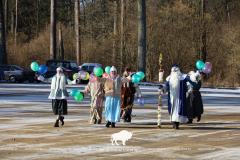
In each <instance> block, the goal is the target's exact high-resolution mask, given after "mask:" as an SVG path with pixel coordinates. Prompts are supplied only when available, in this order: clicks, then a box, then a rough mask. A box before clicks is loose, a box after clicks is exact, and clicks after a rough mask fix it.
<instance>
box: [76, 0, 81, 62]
mask: <svg viewBox="0 0 240 160" xmlns="http://www.w3.org/2000/svg"><path fill="white" fill-rule="evenodd" d="M79 9H80V7H79V0H75V34H76V56H77V65H80V64H81V47H80V28H79V13H80V12H79Z"/></svg>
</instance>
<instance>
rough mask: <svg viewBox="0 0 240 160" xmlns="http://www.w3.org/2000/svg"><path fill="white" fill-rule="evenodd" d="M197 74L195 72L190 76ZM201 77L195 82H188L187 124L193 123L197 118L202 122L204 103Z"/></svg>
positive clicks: (191, 72) (190, 73)
mask: <svg viewBox="0 0 240 160" xmlns="http://www.w3.org/2000/svg"><path fill="white" fill-rule="evenodd" d="M192 74H195V72H194V71H190V72H189V73H188V75H192ZM200 79H201V75H198V76H197V77H196V80H195V81H189V82H187V87H188V90H187V118H188V122H187V123H192V122H193V119H194V118H195V117H198V119H197V122H199V121H200V120H201V115H202V114H203V103H202V96H201V93H200V92H199V90H200V88H201V86H202V83H201V80H200Z"/></svg>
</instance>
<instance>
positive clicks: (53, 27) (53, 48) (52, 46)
mask: <svg viewBox="0 0 240 160" xmlns="http://www.w3.org/2000/svg"><path fill="white" fill-rule="evenodd" d="M56 7H57V4H56V0H51V24H50V59H56Z"/></svg>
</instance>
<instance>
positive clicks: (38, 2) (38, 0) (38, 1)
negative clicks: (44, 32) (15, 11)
mask: <svg viewBox="0 0 240 160" xmlns="http://www.w3.org/2000/svg"><path fill="white" fill-rule="evenodd" d="M39 4H40V0H37V27H36V37H38V21H39V19H38V17H39V16H38V15H39Z"/></svg>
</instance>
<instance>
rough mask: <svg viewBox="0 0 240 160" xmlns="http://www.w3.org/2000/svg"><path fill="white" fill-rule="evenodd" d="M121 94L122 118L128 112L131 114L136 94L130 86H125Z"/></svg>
mask: <svg viewBox="0 0 240 160" xmlns="http://www.w3.org/2000/svg"><path fill="white" fill-rule="evenodd" d="M121 95H122V96H121V118H123V117H124V116H127V115H128V114H129V115H130V116H131V114H132V107H133V101H134V94H132V93H131V92H130V90H129V88H128V87H123V89H122V94H121Z"/></svg>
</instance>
